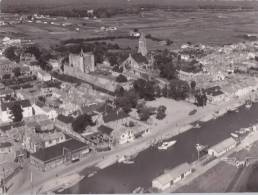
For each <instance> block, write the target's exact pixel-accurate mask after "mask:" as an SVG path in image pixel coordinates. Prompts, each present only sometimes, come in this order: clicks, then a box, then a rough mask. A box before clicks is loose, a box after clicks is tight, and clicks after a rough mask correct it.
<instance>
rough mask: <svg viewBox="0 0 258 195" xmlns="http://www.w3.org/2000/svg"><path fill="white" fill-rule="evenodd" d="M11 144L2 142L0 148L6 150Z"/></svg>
mask: <svg viewBox="0 0 258 195" xmlns="http://www.w3.org/2000/svg"><path fill="white" fill-rule="evenodd" d="M11 146H12V144H11V143H10V142H3V143H0V148H7V147H11Z"/></svg>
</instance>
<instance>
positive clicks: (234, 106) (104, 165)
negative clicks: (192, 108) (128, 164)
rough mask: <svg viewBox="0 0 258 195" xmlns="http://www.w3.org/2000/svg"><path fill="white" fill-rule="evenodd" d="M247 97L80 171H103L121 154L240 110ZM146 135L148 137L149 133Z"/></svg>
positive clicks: (132, 154) (135, 153)
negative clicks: (196, 124)
mask: <svg viewBox="0 0 258 195" xmlns="http://www.w3.org/2000/svg"><path fill="white" fill-rule="evenodd" d="M246 98H247V97H246ZM246 98H244V99H243V100H240V99H239V100H238V101H239V102H237V103H234V104H232V105H231V106H229V107H227V108H221V109H219V110H218V111H214V110H213V111H212V112H210V113H207V114H206V116H204V117H201V119H199V120H195V121H193V122H192V123H189V124H186V125H182V126H178V127H177V131H176V133H175V131H171V132H168V133H164V132H163V133H161V135H160V136H158V137H156V138H154V139H151V140H149V141H148V142H142V143H141V144H140V145H137V146H136V147H137V148H133V149H132V150H130V151H128V152H126V153H124V154H123V155H116V158H114V157H113V158H112V156H111V157H108V158H107V159H106V161H101V162H100V163H96V164H95V165H93V166H91V167H86V168H84V169H83V170H81V171H79V174H80V175H83V176H85V178H86V177H87V175H85V174H84V173H83V172H84V171H85V170H86V169H88V168H94V167H95V168H99V170H100V171H101V170H102V169H105V168H108V167H110V166H112V165H114V164H116V163H117V162H118V159H119V158H120V157H121V156H137V155H138V154H139V153H141V152H143V151H144V150H147V149H148V148H150V147H152V146H153V145H156V144H158V143H159V142H161V141H163V140H166V139H172V138H173V137H175V136H177V135H180V134H182V133H185V132H187V131H190V130H193V129H195V128H196V127H194V125H193V123H206V122H209V121H211V120H216V119H217V118H219V117H222V116H224V115H225V114H227V113H228V112H229V111H231V110H232V109H233V110H238V109H239V108H240V107H242V106H244V105H245V99H246ZM254 103H256V102H255V101H254ZM216 110H217V109H216ZM234 112H235V111H234ZM146 137H148V135H147V136H146ZM133 143H134V142H133Z"/></svg>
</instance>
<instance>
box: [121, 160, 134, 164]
mask: <svg viewBox="0 0 258 195" xmlns="http://www.w3.org/2000/svg"><path fill="white" fill-rule="evenodd" d="M123 163H124V164H128V165H130V164H134V163H135V162H134V161H133V160H124V161H123Z"/></svg>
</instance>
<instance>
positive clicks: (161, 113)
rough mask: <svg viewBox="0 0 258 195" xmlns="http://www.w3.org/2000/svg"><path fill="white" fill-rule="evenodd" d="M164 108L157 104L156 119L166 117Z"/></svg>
mask: <svg viewBox="0 0 258 195" xmlns="http://www.w3.org/2000/svg"><path fill="white" fill-rule="evenodd" d="M166 110H167V108H166V107H165V106H159V107H158V110H157V115H156V119H158V120H162V119H164V118H165V117H166Z"/></svg>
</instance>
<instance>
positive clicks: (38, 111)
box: [32, 104, 58, 120]
mask: <svg viewBox="0 0 258 195" xmlns="http://www.w3.org/2000/svg"><path fill="white" fill-rule="evenodd" d="M32 107H33V109H34V111H35V113H34V114H35V115H46V116H47V117H48V118H49V119H51V120H55V119H56V118H57V116H58V113H57V111H56V110H54V109H51V108H49V107H46V106H44V107H39V106H38V105H36V104H33V105H32Z"/></svg>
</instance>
